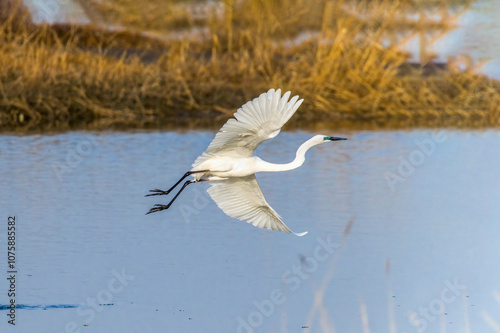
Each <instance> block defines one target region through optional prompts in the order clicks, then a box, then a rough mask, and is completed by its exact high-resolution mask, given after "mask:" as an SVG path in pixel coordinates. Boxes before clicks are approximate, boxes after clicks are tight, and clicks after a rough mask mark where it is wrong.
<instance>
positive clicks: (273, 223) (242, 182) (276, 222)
mask: <svg viewBox="0 0 500 333" xmlns="http://www.w3.org/2000/svg"><path fill="white" fill-rule="evenodd" d="M210 184H211V185H212V186H211V187H210V188H209V189H208V193H209V194H210V196H211V197H212V199H213V200H214V201H215V203H216V204H217V206H219V208H220V209H222V211H223V212H224V213H226V214H227V215H229V216H231V217H234V218H237V219H240V220H242V221H246V222H248V223H251V224H253V225H254V226H256V227H259V228H263V229H272V230H279V231H284V232H287V233H289V232H292V231H291V230H290V229H289V228H288V227H287V226H286V224H285V223H284V222H283V221H282V220H281V217H280V216H279V215H278V213H276V212H275V211H274V209H272V208H271V206H269V204H268V203H267V202H266V199H264V195H263V194H262V191H261V190H260V187H259V184H258V183H257V178H255V175H250V176H246V177H241V178H229V179H227V180H221V181H213V182H210ZM306 233H307V232H304V233H294V234H295V235H297V236H303V235H305V234H306Z"/></svg>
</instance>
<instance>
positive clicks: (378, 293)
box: [0, 130, 500, 332]
mask: <svg viewBox="0 0 500 333" xmlns="http://www.w3.org/2000/svg"><path fill="white" fill-rule="evenodd" d="M321 132H324V134H336V135H345V136H348V137H349V138H350V140H349V141H346V142H345V143H343V144H342V145H340V144H338V145H336V144H331V145H328V146H319V147H315V148H313V149H312V150H310V151H309V152H308V154H307V161H306V163H305V164H304V165H303V166H302V167H301V168H299V169H296V170H293V171H290V172H283V173H274V174H259V175H258V176H257V177H258V179H259V184H260V185H261V188H262V192H263V193H264V195H265V197H266V200H267V201H268V202H269V204H270V205H271V206H272V207H273V208H274V209H275V210H276V211H277V212H278V213H279V214H280V215H281V216H282V217H283V220H284V221H285V222H286V223H287V224H288V225H289V226H290V227H291V228H292V229H294V230H308V231H309V234H308V235H307V236H304V237H302V238H297V237H293V236H290V235H287V234H284V233H279V232H271V231H267V230H261V229H258V228H255V227H253V226H251V225H248V224H246V223H244V222H241V221H237V220H234V219H231V218H230V217H228V216H226V215H225V214H224V213H223V212H222V211H220V210H219V209H218V207H217V206H216V205H215V204H214V203H213V202H211V201H203V200H202V199H203V198H208V195H206V193H205V192H204V191H203V186H201V187H197V188H196V187H194V185H193V188H188V189H186V191H185V193H183V195H182V196H181V197H179V199H178V202H176V204H177V206H176V207H173V208H176V209H172V210H170V211H167V212H162V213H158V214H152V215H148V216H145V215H144V214H145V212H147V211H148V209H149V207H150V205H151V200H150V198H144V197H143V195H144V194H146V193H147V190H149V189H151V188H156V187H161V186H167V185H168V184H171V183H172V182H174V181H176V180H177V179H178V178H179V177H180V175H182V174H183V173H184V172H185V171H186V170H187V169H188V168H189V166H190V165H191V163H192V161H193V160H194V159H195V158H196V156H198V154H199V153H201V152H202V151H203V150H204V149H205V148H206V147H207V145H208V143H209V142H210V141H211V139H212V138H213V133H212V132H199V131H192V132H187V133H175V132H166V133H104V134H102V135H96V133H90V132H89V133H86V132H72V133H67V134H58V135H47V136H44V135H33V136H22V137H14V136H2V137H0V147H1V151H0V156H1V159H0V177H1V178H2V179H4V182H5V183H6V186H2V188H1V193H0V194H1V197H2V214H3V216H4V217H6V216H8V215H16V217H17V220H18V221H19V222H18V227H19V237H18V240H19V251H20V256H19V267H20V268H19V271H20V282H19V288H20V289H21V292H20V295H21V296H20V299H19V301H18V302H19V303H21V304H26V305H51V304H75V305H81V306H82V307H81V309H89V308H90V307H89V306H87V305H86V304H87V301H88V299H89V297H90V298H91V299H92V298H95V299H98V298H99V297H100V298H102V299H103V301H105V302H102V303H113V304H114V305H113V307H106V308H103V309H102V310H101V309H100V311H95V315H94V317H92V318H91V316H90V315H81V313H78V312H77V311H75V310H74V309H64V310H63V309H50V310H47V311H26V312H25V313H22V316H20V319H19V326H18V328H17V329H18V330H19V331H33V330H34V327H35V325H36V327H37V329H38V330H42V331H49V330H50V331H64V327H65V325H66V324H67V323H68V322H75V323H77V325H78V327H82V325H84V324H88V325H89V326H88V329H92V330H93V331H94V332H108V331H116V329H119V330H120V331H122V332H135V331H137V332H139V331H144V329H146V330H148V331H158V330H168V331H183V332H199V331H218V332H219V331H222V332H236V331H237V329H238V327H240V326H241V327H240V331H243V332H244V331H245V324H246V325H250V327H252V326H258V328H256V331H259V332H260V331H261V332H271V331H281V330H283V331H288V332H297V331H301V330H302V327H303V326H309V328H308V330H305V329H304V331H308V332H321V331H323V330H322V324H321V322H322V320H323V321H324V320H326V321H324V322H326V324H323V325H327V326H328V325H331V326H333V327H335V329H336V330H337V331H338V332H348V331H361V330H362V321H361V317H360V316H361V315H360V299H361V298H362V299H363V300H364V304H365V305H366V315H367V317H368V320H369V323H370V328H371V331H388V327H389V319H388V318H389V313H391V311H393V315H394V324H395V325H396V326H397V331H398V332H404V331H406V332H413V331H417V329H416V328H415V326H418V325H420V328H421V329H422V330H424V329H423V327H424V324H425V325H426V326H425V327H426V328H425V331H426V332H438V331H440V329H441V328H440V327H441V325H444V326H445V327H446V329H447V331H459V330H460V329H462V328H464V327H465V326H466V322H467V320H468V321H469V322H470V326H471V331H472V332H484V331H486V330H487V327H488V324H487V323H486V321H485V320H484V318H483V316H482V312H483V311H486V312H488V313H490V314H491V315H492V316H493V315H495V313H496V312H495V311H496V309H498V306H499V304H498V303H497V302H496V301H495V298H494V295H493V291H494V290H498V283H497V281H498V280H499V278H500V271H499V269H498V267H500V265H499V263H498V259H497V257H498V256H496V255H495V253H498V250H499V247H498V241H497V240H498V239H499V236H500V230H499V228H498V226H497V224H498V221H499V220H500V210H499V208H498V199H499V198H500V179H499V178H498V177H495V174H496V168H497V167H496V166H497V165H498V164H499V163H500V154H499V151H500V149H499V148H500V147H499V145H500V144H499V142H500V140H499V139H500V133H499V132H498V131H496V130H489V131H444V132H443V133H442V134H444V136H445V138H446V139H445V140H443V141H442V142H439V143H436V145H435V148H434V151H433V152H432V153H431V154H428V155H427V154H425V152H424V156H425V160H424V161H423V162H422V163H420V164H419V163H415V165H413V164H412V165H413V167H414V170H413V171H412V172H411V173H410V174H408V175H407V174H402V175H401V174H400V171H399V170H398V168H399V167H400V164H401V163H402V162H401V161H402V160H408V161H410V159H411V156H416V155H415V153H414V152H415V151H419V149H420V150H421V148H419V146H418V144H417V143H416V142H420V141H422V140H426V139H431V138H432V136H433V134H434V135H435V133H436V132H434V131H431V130H413V131H385V132H377V131H339V130H336V131H323V130H322V131H321ZM89 135H90V136H92V137H93V138H92V140H94V141H93V142H95V143H94V144H93V146H92V149H90V150H89V151H88V153H86V155H85V156H81V157H82V158H81V160H79V162H74V163H73V164H71V163H70V164H71V165H69V164H68V162H67V161H66V158H67V156H68V153H69V152H71V151H77V149H78V145H79V144H80V145H81V144H82V142H84V141H85V140H90V139H89V138H88V136H89ZM311 135H312V133H309V132H296V133H290V132H288V133H287V132H285V133H282V134H280V135H279V136H278V137H277V138H275V139H273V140H271V141H270V142H265V143H264V144H263V145H262V146H261V147H259V149H258V151H257V154H258V155H259V156H260V157H261V158H263V159H265V160H268V161H270V162H279V163H282V162H288V161H290V160H292V159H293V157H294V155H295V150H296V149H297V147H298V146H299V145H300V144H301V143H302V142H303V141H305V140H307V139H308V138H309V137H310V136H311ZM412 154H413V155H412ZM413 162H414V161H413ZM413 162H411V161H410V163H413ZM58 163H60V164H62V165H65V164H66V165H67V166H68V167H69V171H67V172H66V173H64V175H63V176H62V178H61V179H60V178H59V177H58V176H57V173H56V171H55V169H54V165H58ZM386 173H393V174H395V175H399V176H400V177H402V178H403V181H398V182H397V183H396V184H395V186H394V190H393V189H392V188H391V186H390V184H389V183H388V181H387V178H386V177H385V175H386ZM196 195H197V200H198V201H194V200H195V196H196ZM183 205H184V206H185V207H191V208H192V209H193V211H192V214H191V215H190V218H189V219H188V220H187V219H185V216H183V215H182V211H181V210H180V209H179V207H183ZM349 221H353V225H352V229H351V232H350V233H349V234H348V236H347V237H343V232H344V229H345V227H346V224H347V223H348V222H349ZM323 243H325V244H331V245H330V247H328V246H327V245H322V244H323ZM329 251H330V252H331V253H330V252H329ZM388 263H389V266H390V270H389V272H387V270H386V266H387V264H388ZM122 270H123V271H124V272H126V274H129V275H130V276H134V279H133V281H131V282H130V283H129V284H128V285H127V286H126V287H124V288H123V289H121V290H120V292H116V293H108V294H109V295H108V294H106V292H105V291H106V290H109V283H110V281H111V279H113V277H114V275H113V271H114V272H122ZM330 270H331V272H332V273H331V274H332V275H331V278H330V277H329V274H330ZM325 281H326V282H325ZM323 283H325V284H326V289H324V292H323V297H322V302H320V303H318V304H316V305H317V306H316V310H314V311H313V310H312V309H315V306H314V304H315V294H314V292H315V291H318V290H319V291H320V290H321V289H322V284H323ZM453 288H454V289H453ZM443 290H445V291H444V292H443ZM99 295H100V296H99ZM442 295H445V296H444V297H445V298H443V297H442ZM109 297H111V299H109ZM269 302H271V303H269ZM391 302H393V304H394V309H393V310H390V304H391ZM2 304H4V301H2ZM270 304H271V305H272V306H271V305H270ZM442 307H444V308H443V309H442ZM426 309H427V310H426ZM20 311H21V310H20ZM82 311H83V310H82ZM425 311H428V313H427V312H425ZM436 311H437V312H436ZM435 312H436V313H435ZM311 313H312V314H311ZM412 313H413V315H411V314H412ZM426 313H427V314H426ZM444 313H446V314H444ZM308 318H309V319H308ZM325 318H327V319H325ZM328 322H329V324H328ZM139 323H140V324H139ZM257 324H258V325H257ZM417 324H418V325H417ZM0 325H6V322H5V321H2V322H1V323H0ZM16 326H17V325H16ZM40 327H41V328H42V329H39V328H40Z"/></svg>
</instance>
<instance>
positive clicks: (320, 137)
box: [314, 134, 347, 144]
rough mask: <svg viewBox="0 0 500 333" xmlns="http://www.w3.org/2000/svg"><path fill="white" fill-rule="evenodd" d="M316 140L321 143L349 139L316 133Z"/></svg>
mask: <svg viewBox="0 0 500 333" xmlns="http://www.w3.org/2000/svg"><path fill="white" fill-rule="evenodd" d="M314 139H315V141H316V142H317V143H318V144H319V143H325V142H330V141H340V140H347V138H339V137H336V136H327V135H321V134H319V135H316V136H315V137H314Z"/></svg>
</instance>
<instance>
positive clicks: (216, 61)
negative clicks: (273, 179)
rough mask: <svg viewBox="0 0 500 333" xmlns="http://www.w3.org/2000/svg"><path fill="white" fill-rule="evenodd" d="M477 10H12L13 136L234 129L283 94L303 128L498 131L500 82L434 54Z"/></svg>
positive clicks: (95, 5)
mask: <svg viewBox="0 0 500 333" xmlns="http://www.w3.org/2000/svg"><path fill="white" fill-rule="evenodd" d="M471 2H472V1H471V0H464V1H460V0H456V1H447V5H446V6H444V5H442V4H441V3H440V2H436V1H419V2H418V4H419V5H418V6H417V5H415V4H414V3H415V2H414V1H405V0H401V1H399V2H393V1H384V0H377V1H355V0H335V1H326V0H316V1H314V4H313V5H311V2H310V1H306V0H279V1H278V0H277V1H257V0H239V1H232V0H225V1H222V2H215V1H192V2H186V1H173V0H171V1H160V0H148V1H145V2H144V3H143V2H141V5H140V6H139V5H138V3H137V2H134V1H131V0H110V1H89V2H86V5H85V9H86V11H87V12H88V13H89V17H91V19H92V20H93V21H94V23H93V24H91V25H84V26H83V25H69V24H55V25H48V24H34V23H33V22H32V20H31V17H30V14H29V13H28V12H27V10H26V9H24V7H22V5H21V3H20V1H17V0H3V1H0V3H1V4H0V7H2V8H1V12H2V15H0V19H1V20H2V21H1V22H0V24H1V25H0V127H1V128H2V129H4V130H5V129H8V130H13V129H19V130H26V129H33V128H37V129H65V128H72V127H82V126H83V127H95V126H97V125H98V126H131V127H144V126H146V127H147V126H161V124H175V126H178V125H181V124H184V125H187V126H193V125H199V124H204V125H210V124H213V123H218V124H220V120H221V118H226V117H228V116H229V115H231V114H232V113H234V111H235V110H236V108H237V107H239V106H240V105H241V104H242V103H244V102H245V101H247V100H249V99H251V98H254V97H256V96H258V94H260V93H261V92H263V91H267V90H268V89H269V88H270V87H281V88H282V89H284V90H292V91H293V92H294V94H295V93H296V94H299V95H300V96H301V97H303V98H304V99H305V102H304V104H303V106H302V107H301V112H298V113H297V117H295V118H294V119H293V120H292V122H291V123H292V124H291V126H294V125H297V124H301V125H304V124H316V123H318V122H321V123H326V122H342V123H344V124H345V123H349V124H352V123H360V122H361V123H364V124H366V123H370V124H376V126H415V125H425V124H430V125H432V126H496V125H498V124H499V121H500V103H499V102H500V94H499V92H500V83H499V82H498V81H495V80H491V79H488V78H486V77H484V76H481V75H477V74H474V73H473V71H472V65H471V66H466V67H465V68H460V69H458V68H457V66H454V65H453V63H452V62H450V63H449V64H436V63H435V62H433V55H432V54H430V53H427V52H426V51H425V45H426V43H427V42H429V39H432V38H437V37H438V36H439V35H441V34H443V33H446V32H447V31H448V30H449V29H451V28H452V27H453V22H454V21H453V18H454V17H456V15H459V14H460V12H461V11H463V10H466V9H467V8H468V6H470V4H471ZM110 26H113V27H115V28H113V29H110V28H109V27H110ZM415 36H420V37H419V38H420V41H421V43H420V44H421V48H420V55H419V58H420V63H418V64H415V63H411V62H410V60H409V59H410V57H409V54H408V53H405V52H403V51H401V48H400V45H401V44H402V43H404V42H405V41H407V40H408V39H409V38H413V37H415ZM436 36H437V37H436Z"/></svg>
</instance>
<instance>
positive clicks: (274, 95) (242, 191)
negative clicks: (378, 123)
mask: <svg viewBox="0 0 500 333" xmlns="http://www.w3.org/2000/svg"><path fill="white" fill-rule="evenodd" d="M289 98H290V92H286V93H285V94H284V95H283V97H282V96H281V90H280V89H278V90H277V91H275V90H274V89H271V90H269V91H268V92H267V93H263V94H261V95H260V96H259V97H258V98H255V99H254V100H252V101H250V102H247V103H245V104H244V105H243V106H242V107H241V108H239V109H238V111H237V112H236V113H235V114H234V117H235V119H229V120H228V121H227V122H226V124H225V125H224V126H222V128H221V129H220V131H219V132H218V133H217V134H216V136H215V138H214V139H213V141H212V142H211V143H210V145H209V146H208V148H207V150H206V151H205V152H203V153H202V154H201V155H200V156H199V157H198V158H197V159H196V161H195V162H194V163H193V165H192V169H191V171H189V172H187V173H186V174H185V175H184V177H183V178H181V179H180V180H179V181H178V182H177V183H176V184H175V185H174V186H173V187H172V188H171V189H169V190H167V191H162V190H152V191H151V192H153V193H152V194H149V195H164V194H168V193H170V191H172V190H173V189H174V188H175V187H176V186H177V185H178V184H179V183H180V182H181V181H182V180H183V179H184V178H185V177H187V176H189V175H192V176H193V177H194V180H192V181H186V182H185V184H184V186H183V187H182V189H181V190H180V191H179V192H178V193H177V195H176V196H175V197H174V198H173V199H172V201H171V202H170V203H169V204H168V205H155V207H153V208H152V209H151V210H150V211H149V212H148V214H149V213H153V212H157V211H161V210H164V209H167V208H169V207H170V205H171V204H172V202H173V201H174V200H175V199H176V198H177V196H178V195H179V194H180V193H181V192H182V190H183V189H184V188H185V187H186V186H187V185H189V184H191V183H194V182H200V181H209V182H210V184H211V187H210V188H209V189H208V193H209V194H210V196H211V197H212V199H213V200H214V201H215V202H216V203H217V205H218V206H219V207H220V209H222V211H224V212H225V213H226V214H227V215H229V216H231V217H234V218H237V219H240V220H243V221H246V222H248V223H251V224H252V225H254V226H256V227H259V228H263V229H272V230H279V231H285V232H292V231H291V230H290V229H289V228H288V227H287V226H286V225H285V223H284V222H283V221H282V220H281V218H280V216H279V215H278V214H277V213H276V212H275V211H274V209H272V208H271V207H270V206H269V204H268V203H267V202H266V200H265V199H264V195H263V194H262V192H261V190H260V187H259V184H258V183H257V179H256V178H255V175H254V174H255V173H256V172H274V171H286V170H292V169H295V168H298V167H299V166H301V165H302V164H303V163H304V161H305V153H306V151H307V150H308V149H309V148H311V147H313V146H315V145H317V144H320V143H324V142H331V141H337V140H345V139H344V138H337V137H330V136H325V135H315V136H313V137H312V138H311V139H309V140H307V141H306V142H304V143H303V144H302V145H301V146H300V147H299V149H298V150H297V153H296V156H295V159H294V160H293V161H292V162H290V163H286V164H273V163H268V162H265V161H263V160H261V159H260V158H258V157H256V156H253V154H254V151H255V149H256V148H257V146H258V145H260V144H261V143H262V142H263V141H265V140H268V139H271V138H274V137H275V136H276V135H278V134H279V132H280V130H281V127H282V126H283V125H284V124H285V123H286V122H287V121H288V120H289V119H290V118H291V117H292V116H293V114H294V113H295V111H297V109H298V108H299V106H300V105H301V104H302V102H303V100H302V99H301V100H299V97H298V96H294V97H292V98H291V99H290V100H289ZM306 233H307V232H303V233H295V235H297V236H303V235H305V234H306Z"/></svg>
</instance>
